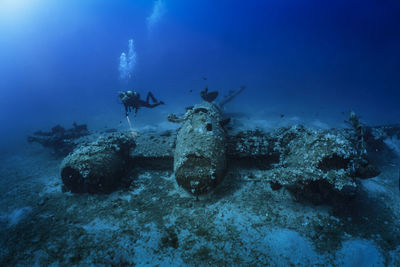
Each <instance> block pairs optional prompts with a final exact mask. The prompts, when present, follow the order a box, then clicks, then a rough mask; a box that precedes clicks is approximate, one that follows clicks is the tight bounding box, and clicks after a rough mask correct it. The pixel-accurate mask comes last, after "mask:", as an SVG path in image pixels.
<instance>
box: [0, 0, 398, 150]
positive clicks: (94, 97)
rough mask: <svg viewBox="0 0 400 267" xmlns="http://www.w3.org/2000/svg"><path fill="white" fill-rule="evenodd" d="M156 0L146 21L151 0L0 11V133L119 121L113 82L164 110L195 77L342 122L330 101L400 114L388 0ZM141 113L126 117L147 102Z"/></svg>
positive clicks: (368, 115)
mask: <svg viewBox="0 0 400 267" xmlns="http://www.w3.org/2000/svg"><path fill="white" fill-rule="evenodd" d="M165 6H166V13H165V15H164V16H163V17H162V19H161V20H160V21H159V23H158V24H156V25H155V27H154V28H153V30H152V31H149V29H148V28H147V25H146V18H147V17H148V16H149V15H150V14H151V12H152V9H153V2H152V1H145V0H141V1H128V0H126V1H123V0H118V1H104V0H97V1H93V0H91V1H89V0H82V1H78V0H71V1H67V0H65V1H61V0H60V1H50V0H41V1H40V0H38V4H35V5H33V6H32V7H30V10H29V9H27V10H25V12H24V13H23V14H21V15H20V16H21V17H18V14H16V15H15V17H14V18H13V19H12V21H11V22H9V21H5V20H1V19H0V90H1V97H0V121H1V132H0V136H1V139H2V143H4V142H7V143H9V140H11V139H13V140H14V139H15V140H22V141H21V142H24V138H25V135H27V134H29V133H32V132H33V131H35V130H37V129H41V128H46V127H47V128H49V127H51V126H53V125H55V124H57V123H61V124H64V125H65V126H68V125H70V124H71V123H72V122H73V121H75V120H76V121H78V122H87V123H88V124H89V128H96V127H103V126H104V125H111V126H112V125H115V124H118V123H119V121H120V120H121V119H123V111H122V109H121V106H120V105H119V104H118V102H117V97H116V95H117V92H118V90H122V89H125V88H132V87H134V88H136V89H138V90H139V91H142V92H143V94H144V93H145V92H146V91H147V90H151V91H153V92H154V93H155V94H156V96H158V97H159V98H161V99H163V100H164V101H165V102H167V104H168V105H166V106H164V107H162V108H159V109H157V112H161V113H162V114H163V116H164V115H165V114H167V113H169V112H170V111H176V110H180V109H183V107H184V106H186V105H190V104H193V103H195V102H196V101H198V100H199V97H198V91H199V90H200V89H202V88H203V87H204V86H205V84H208V85H209V86H210V89H219V90H222V91H228V90H230V89H234V88H238V87H239V86H240V85H242V84H245V85H247V88H248V89H247V92H246V93H245V94H243V95H241V98H240V99H237V100H236V102H235V103H236V104H232V108H236V109H238V108H243V109H244V110H245V111H246V112H250V113H251V112H252V109H254V113H257V112H259V111H260V110H262V109H265V110H266V112H270V111H271V110H273V111H275V112H277V113H283V112H288V113H290V114H296V113H298V114H299V116H300V114H315V113H318V114H320V116H321V117H320V118H319V119H320V120H321V121H324V120H326V121H329V120H332V118H333V120H335V119H337V120H338V121H342V120H343V118H344V117H343V115H342V114H341V112H342V111H346V112H347V111H348V110H350V109H354V110H355V111H356V112H357V113H358V114H360V115H362V117H363V119H364V121H365V122H367V123H372V124H384V123H396V122H399V121H400V106H399V95H400V91H399V90H400V4H399V2H398V1H394V0H389V1H385V0H384V1H373V0H365V1H344V0H339V1H317V0H312V1H311V0H309V1H306V0H305V1H294V0H280V1H255V0H253V1H232V0H230V1H226V0H219V1H211V0H209V1H203V0H201V1H200V0H197V1H194V0H189V1H178V0H165ZM131 38H133V39H134V40H135V44H136V52H137V65H136V68H135V71H134V78H133V79H132V81H130V83H129V84H128V85H127V84H124V83H123V82H121V81H120V80H119V78H118V77H119V74H118V63H119V55H120V54H121V52H122V51H126V50H127V45H128V40H129V39H131ZM203 76H206V77H208V80H207V81H204V80H203V79H202V77H203ZM190 89H193V90H194V93H192V94H191V93H189V90H190ZM154 112H156V111H155V110H154ZM142 114H143V117H142V118H141V117H140V114H139V117H138V118H137V120H139V121H140V120H144V118H145V117H146V114H147V116H148V115H149V114H151V113H149V111H144V112H143V113H142ZM304 116H305V115H304ZM142 123H143V121H142ZM144 123H145V122H144Z"/></svg>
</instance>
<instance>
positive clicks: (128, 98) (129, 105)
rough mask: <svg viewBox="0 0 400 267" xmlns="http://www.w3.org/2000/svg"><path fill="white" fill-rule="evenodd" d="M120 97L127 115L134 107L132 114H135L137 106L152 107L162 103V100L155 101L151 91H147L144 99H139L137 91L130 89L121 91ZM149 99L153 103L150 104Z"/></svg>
mask: <svg viewBox="0 0 400 267" xmlns="http://www.w3.org/2000/svg"><path fill="white" fill-rule="evenodd" d="M120 98H121V100H122V104H124V107H125V112H126V116H128V115H129V112H131V111H132V109H135V115H134V116H136V114H137V112H138V110H139V108H141V107H146V108H154V107H157V106H159V105H162V104H164V102H163V101H157V99H156V98H155V97H154V95H153V94H152V93H151V92H148V93H147V97H146V101H144V100H142V99H140V95H139V94H138V93H136V92H134V93H133V92H131V91H128V92H123V93H121V94H120ZM150 99H151V101H152V102H153V104H150Z"/></svg>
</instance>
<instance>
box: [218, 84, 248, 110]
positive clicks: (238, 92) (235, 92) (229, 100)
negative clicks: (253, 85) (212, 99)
mask: <svg viewBox="0 0 400 267" xmlns="http://www.w3.org/2000/svg"><path fill="white" fill-rule="evenodd" d="M244 89H246V86H244V85H242V86H240V88H239V89H238V90H236V91H235V90H234V91H231V92H230V93H229V94H228V95H227V96H226V97H225V99H223V100H222V101H221V102H219V105H220V106H221V107H223V106H224V105H225V104H227V103H229V102H231V101H232V100H233V99H234V98H235V97H236V96H237V95H238V94H240V93H241V92H243V90H244Z"/></svg>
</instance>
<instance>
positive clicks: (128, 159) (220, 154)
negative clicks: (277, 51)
mask: <svg viewBox="0 0 400 267" xmlns="http://www.w3.org/2000/svg"><path fill="white" fill-rule="evenodd" d="M243 90H244V87H242V88H240V89H238V90H235V91H231V93H230V94H229V95H228V96H226V97H225V98H224V99H223V100H222V101H220V102H216V101H215V99H216V98H217V96H218V93H217V92H208V89H206V90H203V91H202V92H201V96H202V99H203V102H201V103H199V104H197V105H195V106H193V107H189V108H187V109H186V113H185V114H184V115H182V116H177V115H175V114H170V115H169V116H168V120H169V121H170V122H173V123H180V124H181V127H180V128H179V129H178V130H177V131H167V132H143V133H140V135H139V136H135V137H133V136H132V135H129V133H123V132H121V133H104V134H103V135H101V136H100V137H99V138H98V140H97V141H95V142H84V143H82V144H81V146H80V147H78V148H76V149H75V150H74V152H72V153H71V154H69V155H68V156H67V157H66V158H65V159H64V161H63V163H62V167H61V177H62V180H63V183H64V189H65V190H67V191H72V192H75V193H108V192H111V191H113V190H115V189H117V188H119V185H120V186H121V184H122V183H123V181H124V183H125V182H126V181H125V180H124V179H123V178H121V177H123V176H124V175H125V174H126V173H127V172H129V170H131V169H135V168H142V169H146V168H147V169H157V168H161V169H168V170H173V172H174V176H175V180H176V182H177V184H178V185H179V186H181V187H182V188H184V189H185V190H186V191H188V192H189V193H190V194H193V195H194V196H199V195H202V194H207V193H209V192H211V191H212V189H213V188H215V187H217V186H218V185H219V184H220V183H221V182H222V181H223V180H224V177H225V176H226V174H227V173H230V172H238V171H240V170H241V169H252V170H254V171H255V172H254V173H256V175H255V176H254V177H247V178H246V179H248V180H249V181H265V182H269V183H270V184H271V188H273V189H277V190H278V189H280V188H282V187H285V188H287V189H288V190H289V191H290V192H291V193H292V194H293V195H294V196H295V197H296V198H304V199H308V200H311V201H312V202H315V203H323V202H332V201H337V200H340V199H347V198H349V197H350V198H351V197H353V196H354V195H355V194H356V193H357V189H358V185H359V183H358V182H357V178H362V179H365V178H371V177H375V176H377V175H378V174H379V170H378V169H377V168H376V167H375V166H374V164H373V163H372V161H371V160H370V158H369V153H367V150H368V149H369V147H371V146H374V145H377V144H378V145H379V146H383V145H384V144H383V143H382V142H381V141H380V140H381V139H382V138H381V137H376V136H375V135H377V134H376V133H379V135H380V136H383V135H385V133H384V130H383V129H381V128H371V127H367V126H364V125H363V124H362V123H360V122H359V120H358V118H357V116H356V115H355V114H354V113H351V114H350V119H349V123H350V126H351V127H350V128H348V129H330V130H322V129H308V128H306V127H304V126H301V125H295V126H291V127H282V128H278V129H275V130H273V131H270V132H263V131H261V130H255V131H254V130H246V131H240V132H235V133H234V134H233V133H231V131H230V130H229V118H225V117H224V113H223V110H222V107H223V106H224V105H225V104H226V103H228V102H229V101H231V100H232V99H234V97H235V96H236V95H238V94H239V93H241V92H242V91H243ZM374 134H375V135H374ZM379 142H381V143H379ZM374 149H375V148H374Z"/></svg>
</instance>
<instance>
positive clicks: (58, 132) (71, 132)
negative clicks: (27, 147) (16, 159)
mask: <svg viewBox="0 0 400 267" xmlns="http://www.w3.org/2000/svg"><path fill="white" fill-rule="evenodd" d="M72 126H73V127H72V128H70V129H65V128H64V127H62V126H60V125H56V126H54V127H53V128H52V129H51V131H50V132H44V131H36V132H34V133H33V135H32V136H28V142H29V143H33V142H36V143H39V144H41V145H43V146H44V147H49V148H52V149H53V150H54V152H56V153H57V154H60V155H63V156H65V155H68V153H70V152H72V150H73V149H74V148H75V147H76V146H77V142H76V140H77V139H78V138H80V137H83V136H87V135H89V131H88V129H87V125H86V124H81V125H78V124H76V123H75V122H74V123H73V124H72Z"/></svg>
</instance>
